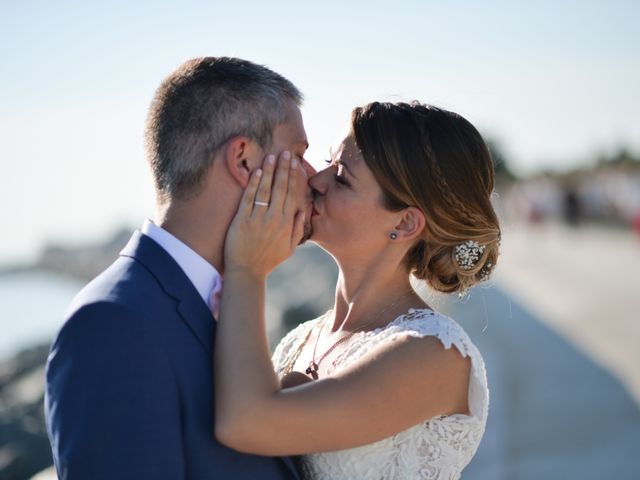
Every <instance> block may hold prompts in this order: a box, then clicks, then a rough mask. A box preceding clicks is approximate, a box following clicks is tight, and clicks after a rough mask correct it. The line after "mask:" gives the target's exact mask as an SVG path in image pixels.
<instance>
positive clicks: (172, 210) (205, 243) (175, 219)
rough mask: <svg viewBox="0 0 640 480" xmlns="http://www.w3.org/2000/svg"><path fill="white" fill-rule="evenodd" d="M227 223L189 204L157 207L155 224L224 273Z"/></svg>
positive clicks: (211, 212)
mask: <svg viewBox="0 0 640 480" xmlns="http://www.w3.org/2000/svg"><path fill="white" fill-rule="evenodd" d="M229 222H230V220H229V219H227V218H225V217H224V216H223V215H220V214H216V212H215V211H208V212H203V211H202V210H201V209H198V208H197V207H195V206H193V205H188V204H181V205H180V204H175V203H174V204H172V205H170V206H168V207H158V209H157V211H156V215H155V219H154V223H155V224H156V225H157V226H159V227H162V228H163V229H165V230H166V231H167V232H169V233H170V234H171V235H173V236H174V237H176V238H177V239H178V240H180V241H181V242H183V243H184V244H186V245H187V246H188V247H189V248H191V249H192V250H193V251H195V252H196V253H197V254H198V255H200V256H201V257H202V258H204V259H205V260H206V261H207V262H209V263H210V264H211V265H213V267H214V268H215V269H216V270H217V271H218V272H219V273H220V274H223V271H224V241H225V237H226V232H227V229H228V227H229Z"/></svg>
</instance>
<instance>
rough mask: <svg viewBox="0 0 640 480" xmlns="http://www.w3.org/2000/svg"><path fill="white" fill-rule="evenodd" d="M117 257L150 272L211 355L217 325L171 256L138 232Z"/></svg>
mask: <svg viewBox="0 0 640 480" xmlns="http://www.w3.org/2000/svg"><path fill="white" fill-rule="evenodd" d="M120 255H121V256H124V257H130V258H133V259H135V260H137V261H139V262H140V263H141V264H142V265H144V266H145V268H147V270H149V272H151V274H152V275H153V276H154V277H155V278H156V280H158V282H159V283H160V285H161V286H162V288H163V290H164V291H165V292H166V293H167V294H168V295H169V296H171V297H173V298H174V299H175V300H176V301H177V302H178V314H179V315H180V317H181V319H182V321H183V322H185V324H186V325H187V326H188V327H189V329H190V330H191V332H192V333H193V334H194V335H195V337H196V338H197V339H198V342H199V343H200V344H201V345H202V347H203V348H204V349H205V350H206V351H207V353H208V354H209V355H211V354H212V351H213V348H212V345H213V335H214V334H215V323H216V322H215V320H214V319H213V315H212V314H211V312H210V311H209V308H208V307H207V305H206V304H205V303H204V302H203V301H202V297H200V295H199V294H198V291H197V290H196V288H195V287H194V286H193V284H192V283H191V281H190V280H189V278H188V277H187V275H186V274H185V273H184V271H183V270H182V269H181V268H180V266H179V265H178V264H177V263H176V262H175V260H174V259H173V258H172V257H171V255H169V254H168V253H167V252H166V250H165V249H164V248H162V247H161V246H160V245H158V244H157V243H156V242H155V241H153V240H152V239H151V238H149V237H147V236H146V235H144V234H143V233H142V232H140V231H138V230H136V231H135V232H134V234H133V236H132V237H131V239H130V240H129V243H128V244H127V246H126V247H125V248H124V249H123V250H122V252H120ZM150 301H151V299H150Z"/></svg>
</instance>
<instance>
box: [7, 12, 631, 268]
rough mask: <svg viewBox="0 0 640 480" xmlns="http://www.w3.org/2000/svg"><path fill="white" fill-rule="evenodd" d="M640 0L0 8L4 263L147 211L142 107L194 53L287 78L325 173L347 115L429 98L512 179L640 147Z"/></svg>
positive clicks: (133, 221) (91, 235)
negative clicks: (496, 153)
mask: <svg viewBox="0 0 640 480" xmlns="http://www.w3.org/2000/svg"><path fill="white" fill-rule="evenodd" d="M638 18H640V2H637V1H626V2H625V1H609V2H605V1H601V2H590V1H583V2H578V1H564V2H552V1H538V2H528V3H526V2H493V1H484V2H473V3H472V2H462V1H457V2H456V1H451V2H429V1H421V2H418V1H414V2H407V1H404V2H403V1H395V2H373V1H368V2H362V1H352V2H346V1H345V2H332V1H325V2H302V1H298V2H215V1H206V2H205V1H202V2H197V1H182V2H180V3H178V2H174V3H168V2H102V3H98V2H65V1H60V2H36V1H28V2H2V3H0V62H1V66H2V67H1V72H2V74H1V75H0V131H1V132H2V134H1V137H0V162H1V164H2V171H3V174H4V182H3V188H2V189H1V190H0V202H1V205H2V214H3V220H4V225H5V226H6V227H7V228H6V229H5V230H4V231H5V232H9V233H5V234H4V235H3V236H2V238H1V240H0V242H2V243H0V247H1V248H0V263H6V262H11V261H16V260H20V259H28V258H31V257H32V256H33V255H34V254H35V253H36V252H37V251H38V248H40V246H41V245H42V244H43V243H44V242H45V241H49V240H55V241H59V242H65V243H67V242H72V243H73V242H83V241H90V240H95V239H100V238H101V237H103V236H105V235H108V234H109V232H110V231H111V230H112V229H114V228H116V227H117V226H119V225H122V224H128V225H134V226H135V225H138V224H140V223H141V222H142V220H143V219H144V218H145V217H146V216H149V215H152V214H153V192H152V188H151V180H150V177H149V174H148V172H147V169H146V165H145V162H144V153H143V148H142V131H143V128H144V120H145V115H146V109H147V107H148V104H149V101H150V99H151V97H152V95H153V92H154V90H155V88H156V87H157V85H158V84H159V83H160V81H161V80H162V78H163V77H164V76H165V75H167V74H168V73H169V72H170V71H171V70H172V69H174V68H175V67H176V66H177V65H179V64H180V63H181V62H182V61H184V60H185V59H187V58H190V57H194V56H201V55H230V56H239V57H243V58H247V59H249V60H252V61H255V62H258V63H263V64H266V65H268V66H270V67H271V68H273V69H274V70H276V71H278V72H280V73H282V74H283V75H285V76H287V77H288V78H290V79H291V80H292V81H294V83H296V84H297V85H298V86H299V87H300V88H301V89H302V90H303V92H304V93H305V95H306V103H305V107H304V109H303V114H304V116H305V123H306V127H307V133H308V135H309V139H310V142H311V148H310V151H309V156H308V158H309V159H310V160H311V161H312V163H314V164H316V165H321V163H322V159H323V158H325V157H326V152H327V150H328V147H329V145H330V144H331V143H332V142H333V141H334V139H335V137H336V136H337V134H338V133H339V132H340V131H341V130H342V127H343V126H344V124H345V123H346V120H347V118H348V115H349V112H350V110H351V108H353V107H354V106H355V105H359V104H363V103H366V102H368V101H371V100H380V99H382V100H391V101H395V100H411V99H419V100H421V101H423V102H427V103H434V104H437V105H440V106H443V107H446V108H449V109H452V110H455V111H457V112H459V113H461V114H463V115H464V116H466V117H467V118H468V119H469V120H470V121H471V122H472V123H474V124H475V125H476V126H478V127H479V128H480V130H481V131H482V132H484V133H485V134H486V135H487V136H490V137H492V138H494V139H496V140H497V141H498V142H499V144H500V145H502V147H503V149H504V150H505V152H506V153H507V156H508V158H509V159H510V161H511V164H512V166H513V167H514V168H515V169H516V170H517V171H519V172H521V173H527V172H532V171H535V170H537V169H540V168H548V167H552V168H558V169H566V168H571V167H572V166H575V165H578V164H580V163H583V162H585V161H588V160H590V159H592V158H593V157H594V156H595V155H597V154H599V153H605V152H611V151H613V150H615V149H617V148H618V147H619V146H621V145H627V146H629V147H631V148H632V149H633V150H635V151H636V152H640V115H638V111H640V89H639V88H638V86H637V85H638V84H640V29H639V28H637V19H638Z"/></svg>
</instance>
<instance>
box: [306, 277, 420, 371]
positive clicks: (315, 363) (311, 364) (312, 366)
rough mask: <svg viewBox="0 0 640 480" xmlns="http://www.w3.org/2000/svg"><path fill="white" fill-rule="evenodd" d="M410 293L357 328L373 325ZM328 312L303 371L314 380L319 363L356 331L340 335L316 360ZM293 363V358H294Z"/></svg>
mask: <svg viewBox="0 0 640 480" xmlns="http://www.w3.org/2000/svg"><path fill="white" fill-rule="evenodd" d="M411 293H413V289H411V290H409V291H408V292H406V293H405V294H404V295H402V296H400V297H398V298H397V299H396V300H395V301H394V302H392V303H391V304H390V305H389V306H387V307H386V308H384V309H383V310H381V311H380V313H379V314H378V315H376V317H375V318H374V319H373V320H371V321H369V322H367V323H365V324H364V325H362V326H361V327H360V328H358V329H357V330H360V331H361V330H362V329H365V328H367V327H369V326H371V325H373V324H374V323H375V322H376V321H377V320H379V318H380V317H381V316H382V314H384V313H385V312H386V311H388V310H389V309H390V308H392V307H394V306H396V305H397V304H398V303H399V302H400V300H404V299H405V298H406V297H408V296H409V295H410V294H411ZM328 314H329V312H327V315H326V317H325V319H324V320H323V321H322V323H321V324H320V329H319V330H318V336H317V337H316V343H315V345H314V346H313V356H312V357H311V361H310V362H309V366H308V367H307V369H306V370H305V373H306V374H307V375H311V378H313V379H314V380H318V378H319V377H318V368H320V363H321V362H322V361H323V360H324V359H325V358H327V356H329V354H330V353H331V352H333V351H334V350H335V348H336V347H337V346H338V345H341V344H342V343H344V342H346V341H347V340H349V339H350V338H351V337H352V336H354V335H355V334H356V332H357V330H354V331H352V332H349V333H348V334H347V335H346V336H344V337H342V338H341V339H339V340H338V341H337V342H335V343H334V344H333V345H331V346H330V347H329V349H328V350H327V351H326V352H324V353H323V354H322V355H321V356H320V358H318V359H317V360H316V352H317V350H318V343H319V341H320V336H321V334H322V330H323V329H324V326H325V324H326V323H327V320H328V319H329V315H328ZM312 331H313V328H311V329H310V330H309V333H308V334H307V337H306V338H305V339H304V342H302V345H301V346H300V348H299V350H298V351H297V352H296V359H297V357H298V356H299V355H300V353H301V352H302V349H303V348H304V346H305V344H306V343H307V341H308V340H309V337H310V336H311V332H312ZM294 363H295V360H294Z"/></svg>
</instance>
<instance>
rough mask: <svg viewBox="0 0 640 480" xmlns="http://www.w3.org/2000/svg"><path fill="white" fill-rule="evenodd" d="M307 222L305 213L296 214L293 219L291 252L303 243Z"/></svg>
mask: <svg viewBox="0 0 640 480" xmlns="http://www.w3.org/2000/svg"><path fill="white" fill-rule="evenodd" d="M305 220H306V215H305V213H304V212H302V211H300V212H298V213H296V216H295V217H294V219H293V231H292V232H291V250H294V249H295V248H296V247H297V246H298V245H299V244H300V242H301V241H302V237H304V222H305Z"/></svg>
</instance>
